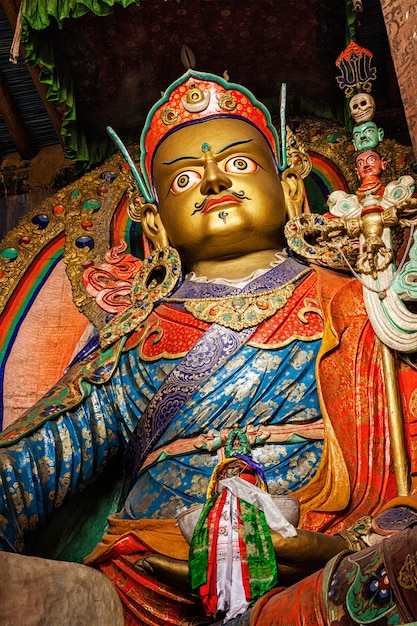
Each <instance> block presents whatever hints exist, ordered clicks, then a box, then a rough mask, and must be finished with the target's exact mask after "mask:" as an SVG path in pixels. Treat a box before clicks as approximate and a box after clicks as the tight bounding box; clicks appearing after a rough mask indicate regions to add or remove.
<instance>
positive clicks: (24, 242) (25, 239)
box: [19, 235, 30, 246]
mask: <svg viewBox="0 0 417 626" xmlns="http://www.w3.org/2000/svg"><path fill="white" fill-rule="evenodd" d="M19 243H20V245H21V246H27V245H28V243H30V237H27V236H26V235H25V236H24V237H20V239H19Z"/></svg>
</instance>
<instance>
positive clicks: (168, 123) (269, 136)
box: [140, 70, 286, 197]
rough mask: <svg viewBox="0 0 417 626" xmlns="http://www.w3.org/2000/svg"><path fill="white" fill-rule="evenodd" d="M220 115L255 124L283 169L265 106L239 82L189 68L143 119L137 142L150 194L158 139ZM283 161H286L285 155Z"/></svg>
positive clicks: (276, 140)
mask: <svg viewBox="0 0 417 626" xmlns="http://www.w3.org/2000/svg"><path fill="white" fill-rule="evenodd" d="M219 116H223V117H231V118H235V117H236V118H238V119H242V120H244V121H246V122H248V123H250V124H252V125H253V126H255V127H256V128H257V129H258V130H259V131H260V132H261V133H262V134H263V136H264V137H265V140H266V141H267V143H268V145H269V147H270V149H271V152H272V154H273V156H274V160H275V162H276V163H277V167H278V169H279V170H281V171H282V170H283V169H285V167H286V164H284V165H283V166H281V160H280V150H279V146H280V143H279V139H278V135H277V132H276V130H275V127H274V125H273V124H272V120H271V116H270V114H269V111H268V110H267V109H266V107H265V106H264V105H263V104H262V103H261V102H259V101H258V100H256V98H255V97H254V95H253V94H252V93H251V92H250V91H248V90H247V89H245V88H244V87H241V86H240V85H236V84H233V83H229V82H227V81H226V80H224V79H223V78H220V77H219V76H214V75H212V74H206V73H203V72H195V71H194V70H189V71H187V72H186V74H184V75H183V76H182V77H181V78H179V79H178V80H177V81H175V82H174V83H173V84H172V85H171V86H170V87H169V88H168V89H167V91H166V92H165V94H164V95H163V97H162V98H161V99H160V100H159V101H158V102H157V103H156V104H155V105H154V106H153V107H152V109H151V110H150V112H149V114H148V117H147V119H146V122H145V126H144V129H143V132H142V136H141V143H140V146H141V167H142V175H143V177H144V179H145V180H144V183H145V185H146V187H147V191H148V192H149V197H151V196H153V195H154V189H153V176H152V164H153V158H154V155H155V152H156V150H157V148H158V146H159V145H160V144H161V142H162V141H163V140H164V139H165V138H166V137H167V136H168V135H170V134H171V133H173V132H175V131H176V130H178V129H179V128H181V127H183V126H186V125H189V124H195V123H198V122H201V121H205V120H208V119H210V118H217V117H219ZM284 128H285V126H284ZM283 143H284V145H285V141H284V142H283ZM282 161H284V162H285V161H286V159H285V156H283V158H282Z"/></svg>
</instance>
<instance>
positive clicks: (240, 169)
mask: <svg viewBox="0 0 417 626" xmlns="http://www.w3.org/2000/svg"><path fill="white" fill-rule="evenodd" d="M257 169H258V164H257V163H255V161H253V160H252V159H250V158H249V157H242V156H239V157H233V158H232V159H229V160H228V161H226V163H225V164H224V171H225V172H229V173H230V174H253V173H254V172H256V170H257Z"/></svg>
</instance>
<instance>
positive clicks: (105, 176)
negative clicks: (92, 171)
mask: <svg viewBox="0 0 417 626" xmlns="http://www.w3.org/2000/svg"><path fill="white" fill-rule="evenodd" d="M100 178H101V179H102V180H105V181H106V183H110V184H112V182H114V180H115V179H116V174H115V173H114V172H111V171H110V170H107V171H106V172H101V174H100Z"/></svg>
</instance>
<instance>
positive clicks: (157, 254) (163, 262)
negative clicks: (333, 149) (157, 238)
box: [100, 246, 182, 348]
mask: <svg viewBox="0 0 417 626" xmlns="http://www.w3.org/2000/svg"><path fill="white" fill-rule="evenodd" d="M181 279H182V268H181V259H180V255H179V254H178V252H177V250H175V248H171V246H165V247H164V248H162V249H160V250H155V251H154V252H152V253H151V254H150V255H149V256H148V257H147V258H146V259H144V261H143V264H142V266H141V267H140V269H139V271H138V272H137V273H136V274H135V277H134V279H133V282H132V287H131V290H130V299H131V302H132V304H131V306H130V307H128V308H127V309H125V310H124V311H121V313H118V314H117V315H116V316H115V317H113V318H112V319H111V320H110V322H109V323H108V324H106V326H104V328H102V329H101V331H100V344H101V346H102V348H107V347H108V346H110V345H111V344H112V343H114V342H115V341H117V339H120V338H121V337H123V336H125V335H128V334H130V333H131V332H133V331H134V330H136V329H137V328H138V327H139V326H140V324H141V323H142V322H143V321H144V320H145V319H146V318H147V317H148V316H149V315H150V314H151V313H152V311H153V309H154V308H155V306H156V305H157V304H159V303H160V302H161V301H162V300H163V299H164V298H166V297H167V296H169V294H171V293H172V292H173V291H174V289H175V287H176V286H177V284H178V282H179V281H180V280H181Z"/></svg>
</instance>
